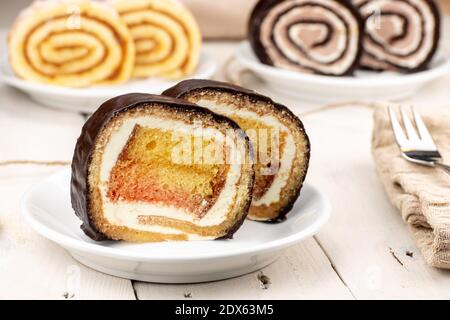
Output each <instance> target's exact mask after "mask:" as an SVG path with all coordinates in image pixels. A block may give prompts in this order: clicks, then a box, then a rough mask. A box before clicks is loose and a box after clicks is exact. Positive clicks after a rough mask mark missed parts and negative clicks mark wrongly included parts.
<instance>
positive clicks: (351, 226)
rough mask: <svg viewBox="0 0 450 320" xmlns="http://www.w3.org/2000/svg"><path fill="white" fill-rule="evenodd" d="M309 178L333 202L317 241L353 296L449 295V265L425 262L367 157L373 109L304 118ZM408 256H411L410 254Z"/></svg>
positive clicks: (369, 150)
mask: <svg viewBox="0 0 450 320" xmlns="http://www.w3.org/2000/svg"><path fill="white" fill-rule="evenodd" d="M304 122H305V126H306V128H307V130H308V132H309V135H310V137H311V140H312V146H313V154H312V159H313V161H312V166H311V168H310V172H309V177H308V180H309V181H310V182H312V183H314V184H316V185H317V186H318V187H319V188H320V189H321V190H323V191H324V192H325V193H326V194H327V195H328V197H329V198H330V200H331V202H332V204H333V214H332V218H331V221H330V222H329V223H328V224H327V225H326V226H325V228H324V229H323V230H322V231H321V232H320V233H319V235H318V236H317V239H318V240H319V242H320V244H321V245H322V247H323V248H324V249H325V251H326V252H327V254H328V255H329V257H330V259H331V261H332V262H333V263H334V265H335V266H336V270H337V272H338V273H339V274H340V276H341V277H342V279H343V280H344V281H345V283H346V284H347V285H348V287H349V288H350V290H351V291H352V292H353V294H354V295H355V296H356V297H357V298H358V299H381V298H383V299H405V298H414V299H431V298H436V299H449V298H450V271H442V270H437V269H434V268H431V267H429V266H427V265H426V264H425V262H424V260H423V259H422V257H421V255H420V253H419V252H418V250H417V249H416V246H415V244H414V241H413V240H412V239H411V237H410V234H409V232H408V230H407V228H406V226H405V224H404V223H403V221H402V219H401V217H400V214H399V213H398V212H397V210H395V209H394V208H393V207H392V206H391V205H390V203H389V200H388V198H387V197H386V195H385V193H384V190H383V187H382V185H381V182H380V181H379V179H378V177H377V174H376V172H375V167H374V163H373V160H372V156H371V149H370V142H371V128H372V111H371V110H369V109H367V108H364V107H358V106H356V107H353V108H340V109H335V110H330V111H327V112H325V113H320V114H316V115H311V116H308V117H306V118H305V119H304ZM411 255H412V256H411Z"/></svg>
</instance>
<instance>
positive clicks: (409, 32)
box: [353, 0, 440, 73]
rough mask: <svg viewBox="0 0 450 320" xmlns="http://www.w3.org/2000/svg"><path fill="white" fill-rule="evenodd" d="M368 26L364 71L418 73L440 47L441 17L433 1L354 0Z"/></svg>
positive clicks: (362, 60) (363, 61)
mask: <svg viewBox="0 0 450 320" xmlns="http://www.w3.org/2000/svg"><path fill="white" fill-rule="evenodd" d="M353 3H354V4H355V5H356V6H357V7H358V9H359V11H360V12H361V14H362V16H363V18H364V21H365V25H366V35H365V37H364V54H363V57H362V59H361V65H362V66H363V67H364V68H367V69H372V70H378V71H384V70H390V71H400V72H409V73H410V72H417V71H421V70H423V69H425V68H426V67H427V66H428V64H429V62H430V61H431V59H432V58H433V56H434V54H435V53H436V50H437V48H438V42H439V38H440V15H439V10H438V8H437V5H436V4H435V3H434V1H432V0H353Z"/></svg>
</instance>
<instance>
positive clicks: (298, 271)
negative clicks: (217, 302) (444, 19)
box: [0, 43, 450, 299]
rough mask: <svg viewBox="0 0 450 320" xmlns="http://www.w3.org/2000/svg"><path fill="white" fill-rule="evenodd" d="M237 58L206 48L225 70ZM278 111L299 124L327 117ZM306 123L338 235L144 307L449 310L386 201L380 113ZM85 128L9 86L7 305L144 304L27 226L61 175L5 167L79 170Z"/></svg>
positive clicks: (317, 178)
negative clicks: (25, 214)
mask: <svg viewBox="0 0 450 320" xmlns="http://www.w3.org/2000/svg"><path fill="white" fill-rule="evenodd" d="M234 48H235V45H233V44H227V43H213V44H208V45H207V50H209V51H210V52H212V53H216V54H220V55H221V56H223V58H224V59H225V58H226V57H227V56H228V55H230V54H231V53H232V51H233V50H234ZM222 77H223V75H220V74H219V75H218V78H222ZM449 82H450V78H449V77H447V78H445V79H443V80H441V81H439V82H435V83H433V84H431V85H430V86H428V87H427V88H426V89H425V90H424V91H423V92H421V95H420V96H419V97H417V98H415V99H414V101H412V102H413V103H415V104H418V105H419V106H420V107H422V108H429V107H430V101H433V105H432V106H431V107H436V108H438V107H444V106H446V105H450V103H449V102H448V101H450V99H449V93H448V83H449ZM276 99H277V100H280V101H282V102H284V103H286V104H288V105H289V106H292V108H293V109H294V110H295V112H296V113H299V114H300V113H302V112H305V111H310V110H314V109H315V108H317V106H316V105H307V104H305V103H299V101H289V99H287V98H285V97H279V98H278V97H276ZM431 99H433V100H431ZM303 120H304V123H305V126H306V128H307V130H308V132H309V135H310V137H311V140H312V145H313V156H312V165H311V169H310V172H309V175H308V182H310V183H312V184H314V185H316V186H318V187H320V188H321V189H322V190H324V192H326V193H327V195H328V196H329V197H330V200H331V201H332V203H333V206H334V210H333V215H332V218H331V221H330V223H328V224H327V225H326V227H325V228H324V229H323V230H322V232H320V234H319V235H318V236H317V237H316V239H309V240H307V241H305V242H303V243H301V244H300V245H297V246H295V247H293V248H291V249H289V250H287V251H286V252H285V253H284V254H283V256H282V257H281V258H280V259H279V260H278V261H277V262H276V263H274V264H272V265H271V266H269V267H267V268H265V269H264V270H262V274H260V273H259V272H256V273H253V274H249V275H246V276H243V277H239V278H236V279H230V280H226V281H221V282H214V283H206V284H195V285H161V284H147V283H141V282H134V283H133V284H134V289H135V290H136V294H137V297H138V298H140V299H169V298H174V299H202V298H214V299H226V298H236V299H243V298H261V299H280V298H292V299H313V298H337V299H352V298H358V299H364V298H450V272H448V271H440V270H437V269H433V268H430V267H428V266H426V265H425V263H424V261H423V259H422V258H421V256H420V254H419V252H417V249H416V247H415V245H414V242H413V241H412V239H411V237H410V235H409V233H408V231H407V229H406V227H405V225H404V223H403V222H402V221H401V218H400V216H399V214H398V212H396V210H394V209H393V208H392V207H391V205H390V204H389V202H388V200H387V197H386V196H385V195H384V191H383V189H382V186H381V184H380V182H379V180H378V177H377V176H376V173H375V170H374V167H373V161H372V158H371V154H370V139H371V128H372V119H371V111H370V110H369V109H367V108H364V107H360V106H355V107H353V108H339V109H335V110H330V111H326V112H323V113H320V114H311V115H309V116H307V117H304V118H303ZM83 121H84V119H83V118H82V117H81V116H79V115H76V114H69V113H62V112H59V111H54V110H49V109H45V108H42V107H39V106H37V105H36V104H34V103H33V102H31V101H30V100H29V99H28V98H27V97H25V96H24V95H23V94H22V93H19V92H17V91H15V90H12V89H10V88H6V87H5V86H2V85H0V134H1V135H2V138H1V139H0V150H2V152H1V153H0V195H1V196H0V283H2V285H1V286H0V298H44V299H50V298H55V299H58V298H60V299H66V298H72V299H76V298H114V299H116V298H117V299H122V298H123V299H134V298H135V295H134V291H133V286H132V282H131V281H128V280H123V279H119V278H114V277H111V276H107V275H104V274H101V273H99V272H96V271H93V270H91V269H89V268H86V267H83V266H82V265H80V264H78V263H77V262H75V261H74V260H73V259H72V258H71V257H70V256H69V255H68V254H67V253H66V252H65V251H64V250H63V249H61V248H59V247H58V246H57V245H55V244H53V243H51V242H50V241H48V240H45V239H43V238H42V237H40V236H39V235H37V234H36V233H35V232H34V231H32V230H31V229H30V228H29V227H27V226H26V225H25V223H24V221H22V219H21V217H20V212H19V199H20V197H21V195H22V193H23V192H24V191H26V190H27V189H28V188H29V187H30V186H31V185H32V184H34V183H36V182H38V181H40V180H41V179H43V178H44V177H46V176H48V175H49V174H51V173H53V172H56V171H58V170H60V169H62V168H63V167H61V166H36V165H4V162H5V161H16V160H33V161H42V162H48V161H63V162H68V161H70V159H71V157H72V152H73V146H74V143H75V139H76V137H77V136H78V134H79V130H80V128H81V125H82V123H83ZM2 162H3V164H2ZM407 253H408V254H409V255H407ZM411 254H412V257H411V256H410V255H411ZM267 281H270V283H267V284H266V285H264V286H263V284H262V282H267Z"/></svg>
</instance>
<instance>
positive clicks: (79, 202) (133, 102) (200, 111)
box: [70, 93, 254, 241]
mask: <svg viewBox="0 0 450 320" xmlns="http://www.w3.org/2000/svg"><path fill="white" fill-rule="evenodd" d="M152 103H153V104H160V105H165V106H167V107H168V108H172V109H175V110H179V111H180V112H185V113H187V114H191V115H199V116H208V117H212V118H213V119H214V120H216V121H217V122H219V123H226V124H228V125H229V126H230V127H231V128H233V129H235V130H238V131H237V132H238V134H242V135H243V137H244V138H245V140H246V143H247V146H248V148H249V150H251V144H250V140H249V138H248V137H247V136H246V135H245V134H244V133H243V131H242V130H240V127H239V126H238V125H237V124H236V123H235V122H234V121H232V120H230V119H228V118H226V117H223V116H220V115H218V114H215V113H213V112H211V111H209V110H207V109H205V108H202V107H199V106H197V105H194V104H191V103H189V102H186V101H184V100H179V99H175V98H170V97H164V96H157V95H151V94H142V93H131V94H127V95H123V96H119V97H116V98H113V99H110V100H108V101H106V102H105V103H103V104H102V105H101V106H100V108H99V109H98V110H97V111H96V112H95V113H94V114H93V115H92V116H91V117H90V118H89V119H88V121H87V122H86V123H85V125H84V126H83V129H82V131H81V135H80V137H79V138H78V141H77V144H76V146H75V152H74V156H73V160H72V179H71V188H70V195H71V201H72V208H73V209H74V211H75V214H76V215H77V216H78V217H79V218H80V220H81V221H82V225H81V229H82V230H83V231H84V233H85V234H86V235H87V236H89V237H90V238H92V239H93V240H96V241H103V240H108V238H107V237H106V236H105V235H104V234H102V233H101V232H99V231H98V230H97V229H96V227H95V226H94V224H93V223H92V221H91V217H90V214H89V201H90V199H89V186H88V175H89V166H90V164H91V160H92V159H91V158H92V153H93V151H94V149H95V144H96V141H97V137H98V136H99V134H100V133H101V132H102V130H103V128H104V127H105V126H106V125H107V124H108V123H109V122H110V121H111V120H112V119H113V118H115V117H117V116H118V115H119V114H121V113H123V112H126V111H129V110H132V109H135V108H139V107H142V106H144V105H148V104H152ZM253 181H254V175H253V178H252V179H250V183H249V186H248V188H249V194H251V192H252V189H253ZM247 202H248V203H246V205H245V206H244V209H243V210H244V214H243V219H242V221H237V222H236V224H235V226H233V227H232V228H230V230H229V232H228V234H227V235H226V236H224V237H223V238H232V236H233V234H234V233H235V232H236V231H237V230H238V229H239V227H240V226H241V225H242V223H243V221H244V219H245V217H246V216H247V213H248V208H249V207H250V203H251V197H249V199H248V201H247Z"/></svg>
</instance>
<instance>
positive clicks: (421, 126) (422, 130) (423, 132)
mask: <svg viewBox="0 0 450 320" xmlns="http://www.w3.org/2000/svg"><path fill="white" fill-rule="evenodd" d="M411 112H412V114H413V116H414V120H415V121H416V127H417V130H419V135H420V138H421V139H422V140H423V141H424V142H427V143H432V144H433V145H435V143H434V140H433V137H432V136H431V134H430V132H429V131H428V129H427V126H426V125H425V123H424V122H423V120H422V117H421V116H420V115H419V114H418V113H417V112H416V110H415V109H414V107H413V106H411Z"/></svg>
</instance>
